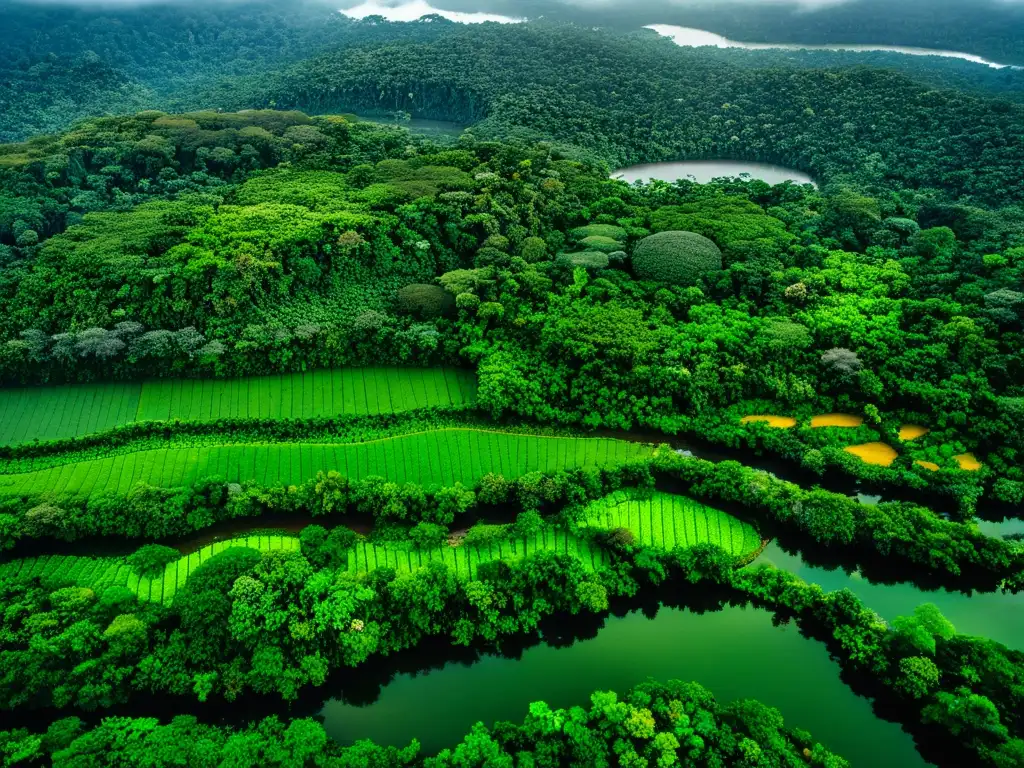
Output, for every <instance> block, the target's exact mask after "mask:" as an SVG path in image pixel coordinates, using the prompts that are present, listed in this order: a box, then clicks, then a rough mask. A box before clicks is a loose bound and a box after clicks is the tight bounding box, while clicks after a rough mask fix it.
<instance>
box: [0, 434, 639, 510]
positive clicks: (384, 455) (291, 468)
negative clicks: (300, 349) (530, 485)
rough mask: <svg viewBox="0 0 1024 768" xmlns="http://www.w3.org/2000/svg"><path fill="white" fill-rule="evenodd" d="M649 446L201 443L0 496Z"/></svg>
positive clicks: (4, 489)
mask: <svg viewBox="0 0 1024 768" xmlns="http://www.w3.org/2000/svg"><path fill="white" fill-rule="evenodd" d="M650 452H651V446H649V445H644V444H642V443H634V442H628V441H625V440H613V439H608V438H574V437H546V436H535V435H524V434H513V433H507V432H500V431H489V430H485V429H475V428H470V427H452V428H441V429H432V430H428V431H425V432H419V433H414V434H408V435H399V436H395V437H388V438H381V439H378V440H370V441H366V442H360V443H264V444H258V445H248V444H245V445H200V446H198V447H191V448H190V447H174V448H156V449H148V450H141V451H137V452H134V453H123V454H119V455H116V456H109V457H106V458H97V459H88V460H83V461H77V462H73V463H68V464H63V465H59V466H54V467H50V468H47V469H40V470H36V471H32V472H21V473H17V474H8V475H0V495H7V496H28V497H35V496H43V495H55V496H61V495H68V496H79V497H80V496H90V495H92V494H96V493H101V492H112V493H118V494H126V493H128V492H129V491H130V490H131V489H132V488H133V487H135V485H136V484H138V483H145V484H147V485H152V486H157V487H161V488H175V487H180V486H186V485H191V484H194V483H195V482H197V481H199V480H201V479H203V478H207V477H222V478H225V479H227V480H228V481H229V482H238V483H241V482H247V481H253V482H256V483H258V484H260V485H265V486H281V485H297V484H299V483H301V482H303V481H305V480H309V479H311V478H313V477H315V476H316V474H317V473H318V472H328V471H331V470H336V471H338V472H340V473H341V474H342V475H343V476H344V477H347V478H349V479H352V480H358V479H361V478H364V477H370V476H380V477H385V478H387V479H388V480H392V481H394V482H400V483H415V484H417V485H423V486H426V487H436V486H451V485H454V484H455V483H457V482H461V483H464V484H466V485H472V484H474V483H475V482H476V481H477V480H479V478H481V477H483V476H484V475H486V474H488V473H492V472H493V473H496V474H500V475H503V476H505V477H507V478H515V477H519V476H521V475H524V474H526V473H528V472H535V471H548V472H550V471H554V470H558V469H570V468H574V467H593V466H601V465H610V464H616V463H620V462H622V461H624V460H626V459H628V458H632V457H637V456H643V455H645V454H650Z"/></svg>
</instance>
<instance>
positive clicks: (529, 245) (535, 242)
mask: <svg viewBox="0 0 1024 768" xmlns="http://www.w3.org/2000/svg"><path fill="white" fill-rule="evenodd" d="M519 255H520V256H522V257H523V258H524V259H526V261H527V262H528V263H531V264H532V263H534V262H538V261H544V260H545V259H546V258H547V257H548V244H547V243H545V242H544V240H543V239H542V238H539V237H528V238H526V239H525V240H524V241H523V247H522V250H520V252H519Z"/></svg>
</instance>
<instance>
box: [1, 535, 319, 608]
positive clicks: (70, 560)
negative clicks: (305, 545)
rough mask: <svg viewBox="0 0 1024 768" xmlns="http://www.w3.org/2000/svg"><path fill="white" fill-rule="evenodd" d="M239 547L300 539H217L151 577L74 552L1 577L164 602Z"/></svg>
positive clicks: (13, 568)
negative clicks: (113, 590) (125, 592)
mask: <svg viewBox="0 0 1024 768" xmlns="http://www.w3.org/2000/svg"><path fill="white" fill-rule="evenodd" d="M242 546H245V547H250V548H252V549H258V550H260V551H263V552H270V551H274V550H287V551H294V550H297V549H298V548H299V540H298V539H297V538H296V537H294V536H249V537H247V538H240V539H231V540H228V541H218V542H216V543H215V544H209V545H207V546H205V547H203V548H202V549H200V550H199V551H198V552H193V553H192V554H191V555H188V556H186V557H182V558H181V559H180V560H176V561H175V562H173V563H170V564H168V566H167V568H166V570H165V571H164V574H163V576H158V577H156V578H153V579H149V578H141V577H139V576H138V574H136V573H135V572H133V571H132V569H131V567H130V566H129V565H128V563H127V562H125V558H123V557H81V556H77V555H43V556H42V557H29V558H25V559H23V560H13V561H11V562H9V563H4V564H3V565H0V578H2V579H11V580H19V581H20V580H27V579H31V578H34V577H36V576H38V577H40V578H41V579H42V580H43V583H44V584H57V583H63V584H68V583H70V584H75V585H77V586H80V587H89V588H90V589H92V590H94V591H96V592H97V593H98V592H100V591H101V590H103V589H106V588H107V587H127V588H128V589H130V590H131V591H132V592H134V593H135V594H136V595H138V597H139V599H140V600H157V601H160V602H165V603H167V602H170V600H171V598H173V597H174V593H175V592H176V591H177V590H178V589H179V588H180V587H181V586H182V585H183V584H184V583H185V580H186V579H187V578H188V577H189V574H191V573H192V571H194V570H195V569H196V568H198V567H199V566H200V565H201V564H202V563H203V562H204V561H206V560H209V559H210V558H211V557H213V556H214V555H215V554H217V553H219V552H223V551H224V550H225V549H228V548H229V547H242Z"/></svg>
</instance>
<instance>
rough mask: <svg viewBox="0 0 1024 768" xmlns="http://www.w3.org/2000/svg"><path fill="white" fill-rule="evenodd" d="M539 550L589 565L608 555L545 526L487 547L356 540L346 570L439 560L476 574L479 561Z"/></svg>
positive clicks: (409, 567) (412, 566)
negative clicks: (417, 545)
mask: <svg viewBox="0 0 1024 768" xmlns="http://www.w3.org/2000/svg"><path fill="white" fill-rule="evenodd" d="M541 550H551V551H555V552H561V553H563V554H567V555H573V556H574V557H577V558H579V559H580V561H581V562H582V563H583V565H584V566H586V567H587V568H588V569H592V568H595V567H596V566H598V565H601V564H602V563H604V562H605V561H606V560H607V559H608V556H607V554H606V553H605V551H604V550H603V549H601V548H600V547H598V546H594V545H592V544H591V543H590V542H589V541H587V540H586V539H583V538H580V537H579V536H573V535H572V534H570V533H566V532H565V531H560V530H555V529H546V530H543V531H541V532H540V533H537V534H535V535H533V536H529V537H525V538H524V537H520V538H515V539H512V540H510V541H503V542H500V543H495V544H490V545H488V546H486V547H484V546H481V547H476V546H471V545H466V546H461V547H440V548H437V549H427V550H422V549H411V548H407V547H401V546H397V547H396V546H380V545H377V544H371V543H369V542H359V543H357V544H356V546H355V548H354V549H353V550H352V551H350V552H349V559H348V570H349V572H356V573H368V572H370V571H372V570H374V569H376V568H379V567H381V566H387V567H390V568H394V569H395V570H396V571H398V573H409V572H411V571H415V570H417V569H419V568H422V567H423V566H426V565H427V564H429V563H432V562H437V561H440V562H442V563H444V564H445V565H447V566H449V567H450V568H454V569H455V573H456V574H457V575H459V576H460V577H463V578H469V579H473V578H476V572H477V567H478V566H479V565H480V564H481V563H489V562H493V561H494V560H506V561H508V560H519V559H522V558H524V557H528V556H529V555H532V554H536V553H537V552H540V551H541Z"/></svg>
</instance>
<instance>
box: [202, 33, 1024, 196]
mask: <svg viewBox="0 0 1024 768" xmlns="http://www.w3.org/2000/svg"><path fill="white" fill-rule="evenodd" d="M527 51H528V52H529V53H528V55H524V52H527ZM638 72H642V73H643V76H642V77H638V76H637V73H638ZM204 100H205V101H206V102H207V103H211V104H216V105H217V106H220V107H225V108H242V107H266V106H274V107H277V108H281V107H288V108H298V109H302V110H305V111H310V112H324V111H339V110H342V111H348V110H355V111H358V110H367V109H382V110H388V111H391V110H407V111H409V112H411V113H414V114H416V115H418V116H421V117H434V118H444V119H450V120H459V121H465V122H475V121H477V120H481V119H483V118H486V119H484V120H483V123H482V125H480V126H479V127H478V128H476V130H477V132H478V133H480V134H483V135H506V134H509V133H517V132H518V133H524V132H525V133H526V134H527V135H530V136H531V137H533V138H542V137H554V138H556V139H558V140H560V141H563V142H566V143H569V144H573V145H577V146H580V147H583V148H586V149H587V150H590V151H592V152H593V153H595V154H596V155H598V156H600V157H601V158H603V159H605V160H607V161H608V162H610V163H612V164H626V163H631V162H640V161H658V160H667V159H676V158H681V157H685V158H691V157H737V158H744V159H762V160H772V161H780V162H783V163H786V164H789V165H791V166H796V167H799V168H802V169H804V170H806V171H809V172H811V173H813V174H814V175H816V176H817V177H818V178H819V179H821V180H823V181H825V182H837V181H843V182H855V183H856V184H858V185H859V186H861V187H863V188H864V189H867V190H869V191H871V192H873V193H883V192H888V191H892V190H898V189H904V188H908V189H915V190H934V193H935V194H936V195H940V196H941V195H945V196H949V197H952V198H955V199H960V200H963V201H965V202H974V203H982V204H986V205H999V204H1003V203H1008V202H1011V201H1015V200H1019V199H1021V197H1022V196H1024V179H1022V177H1021V174H1020V168H1021V167H1022V164H1024V141H1022V139H1024V108H1022V107H1020V106H1017V105H1012V104H1009V103H1006V102H1003V101H995V100H987V99H981V98H977V97H974V96H970V95H966V94H963V93H958V92H954V91H936V90H934V89H931V88H928V87H927V86H923V85H920V84H918V83H916V82H914V81H912V80H910V79H907V78H905V77H902V76H900V75H896V74H893V73H891V72H884V71H877V70H870V69H865V68H858V69H852V70H792V69H768V70H751V69H747V68H737V67H733V66H729V65H725V64H723V63H722V62H720V61H715V60H708V59H707V58H706V57H704V56H702V54H700V53H699V52H696V51H692V50H686V49H682V48H679V47H677V46H675V45H673V44H672V43H671V42H669V41H667V40H664V39H661V38H658V37H656V36H655V35H653V34H652V33H644V32H640V33H636V34H635V35H629V36H621V35H615V34H611V33H606V32H601V31H595V30H588V29H582V28H579V27H573V26H565V25H548V26H545V25H525V26H521V27H517V28H511V29H510V28H508V27H498V26H496V25H483V26H474V27H461V26H451V27H449V28H446V29H445V30H444V31H443V32H442V34H441V35H440V36H439V37H438V39H437V40H435V41H431V42H425V43H417V44H410V43H404V42H403V43H401V44H397V43H392V44H384V45H379V46H364V47H357V48H351V49H342V50H338V51H336V52H332V53H329V54H325V55H323V56H319V57H315V58H313V59H311V60H309V61H305V62H302V63H300V64H297V65H295V66H294V67H292V68H290V69H288V70H287V71H285V72H283V73H281V74H279V75H276V76H274V77H258V78H252V79H250V80H249V81H247V82H246V83H240V82H237V81H233V82H231V83H229V84H228V85H227V87H225V88H222V89H219V90H218V91H216V92H215V93H212V94H209V95H208V96H206V97H204Z"/></svg>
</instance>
